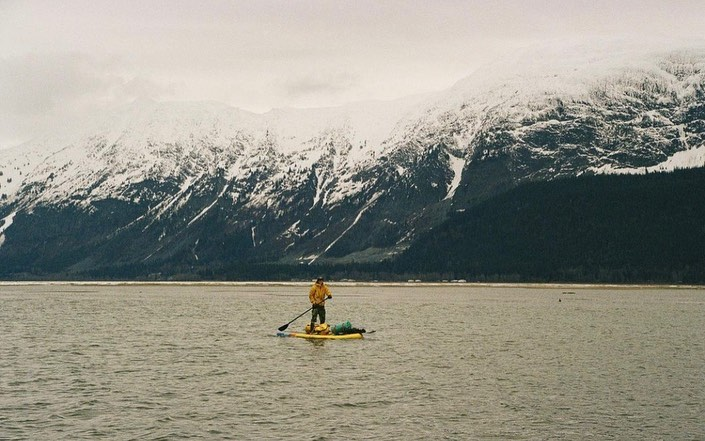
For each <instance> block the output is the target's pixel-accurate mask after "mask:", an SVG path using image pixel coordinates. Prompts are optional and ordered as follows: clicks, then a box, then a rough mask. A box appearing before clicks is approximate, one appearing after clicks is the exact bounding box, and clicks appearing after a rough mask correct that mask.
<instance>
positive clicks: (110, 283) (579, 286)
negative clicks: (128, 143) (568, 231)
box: [0, 280, 705, 294]
mask: <svg viewBox="0 0 705 441" xmlns="http://www.w3.org/2000/svg"><path fill="white" fill-rule="evenodd" d="M311 283H313V280H312V281H310V282H308V281H304V282H301V281H298V282H297V281H286V282H284V281H282V282H272V281H264V282H257V281H249V282H215V281H214V282H208V281H193V282H188V281H178V282H174V281H0V287H3V286H51V285H56V286H234V287H237V286H308V285H310V284H311ZM328 284H329V285H330V286H338V287H348V286H349V287H355V286H360V287H375V286H379V287H395V286H397V287H405V288H426V287H444V288H526V289H577V290H580V289H604V288H608V289H616V290H618V289H684V290H705V285H663V284H654V285H646V284H631V285H630V284H624V285H618V284H610V283H605V284H599V283H589V284H580V283H521V282H517V283H480V282H356V281H340V282H338V281H335V280H332V281H329V282H328ZM566 294H571V293H570V292H567V293H566Z"/></svg>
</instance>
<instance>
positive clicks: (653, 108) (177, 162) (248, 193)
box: [0, 44, 705, 272]
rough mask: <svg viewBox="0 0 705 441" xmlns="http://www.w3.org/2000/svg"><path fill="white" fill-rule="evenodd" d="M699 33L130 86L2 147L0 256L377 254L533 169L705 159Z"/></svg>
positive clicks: (85, 259)
mask: <svg viewBox="0 0 705 441" xmlns="http://www.w3.org/2000/svg"><path fill="white" fill-rule="evenodd" d="M704 87H705V46H693V45H689V46H688V47H686V48H684V49H678V50H671V49H669V50H666V49H664V48H656V49H654V48H653V47H650V48H646V47H642V46H632V45H623V44H622V45H620V46H618V47H617V48H615V46H614V45H611V44H610V45H604V44H603V45H597V46H595V45H592V46H578V47H576V46H572V47H571V48H568V49H566V48H565V47H559V48H555V47H554V48H542V49H539V50H534V51H531V52H526V53H524V54H519V55H516V56H514V57H512V58H510V59H508V60H502V61H498V62H497V63H496V64H494V65H492V66H488V67H486V68H485V69H482V70H481V71H478V72H476V73H475V74H473V75H471V76H470V77H468V78H466V79H464V80H462V81H460V82H458V83H457V84H455V85H454V86H453V87H452V88H450V89H448V90H446V91H443V92H440V93H437V94H430V95H423V96H416V97H410V98H407V99H403V100H398V101H393V102H365V103H357V104H351V105H347V106H343V107H337V108H328V109H306V110H301V109H278V110H273V111H271V112H269V113H267V114H262V115H260V114H253V113H248V112H244V111H241V110H238V109H235V108H232V107H229V106H226V105H222V104H218V103H158V102H153V101H145V100H140V101H137V102H134V103H132V104H131V105H128V106H124V107H122V108H119V109H115V110H114V111H112V112H110V113H108V114H105V115H99V116H97V117H96V118H95V119H94V120H93V121H87V122H80V123H79V122H77V129H76V130H74V131H73V133H70V134H68V135H66V134H64V135H62V138H61V139H59V138H56V139H51V138H46V139H42V140H38V141H36V142H32V143H28V144H26V145H23V146H20V147H18V148H15V149H12V150H0V198H1V199H0V263H1V264H3V265H7V266H8V267H12V268H11V270H8V272H10V271H13V272H23V271H27V270H28V268H42V269H44V270H46V269H47V268H50V269H52V270H55V271H58V270H60V271H68V272H81V271H91V270H92V269H95V268H104V267H121V266H129V265H152V266H158V265H159V264H160V263H163V264H164V265H177V266H179V265H181V266H184V267H187V266H189V265H202V264H206V265H214V266H217V265H226V264H228V263H231V262H237V261H250V262H251V261H267V262H288V263H293V262H299V263H304V264H310V263H313V262H349V261H376V260H380V259H384V258H387V257H390V256H394V255H395V254H396V253H398V252H400V251H401V250H403V249H405V248H406V247H408V246H409V244H411V243H412V242H413V241H414V240H415V238H416V237H418V235H419V234H420V233H423V232H425V231H428V230H429V229H430V228H432V227H433V226H434V225H437V224H438V223H440V222H442V221H443V220H444V219H445V218H446V216H447V214H448V213H449V212H450V211H455V210H463V209H465V208H467V207H469V206H472V205H474V204H476V203H478V202H479V201H482V200H483V199H485V198H487V197H490V196H492V195H495V194H497V193H499V192H502V191H505V190H507V189H509V188H512V187H514V186H516V185H518V184H520V183H522V182H525V181H529V180H550V179H555V178H557V177H566V176H578V175H581V174H585V173H644V172H648V171H655V170H668V169H673V168H677V167H700V166H703V165H705V90H704V89H703V88H704Z"/></svg>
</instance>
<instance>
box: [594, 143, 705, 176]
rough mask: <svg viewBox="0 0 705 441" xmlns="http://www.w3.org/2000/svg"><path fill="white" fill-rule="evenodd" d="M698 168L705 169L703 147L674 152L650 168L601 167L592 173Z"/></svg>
mask: <svg viewBox="0 0 705 441" xmlns="http://www.w3.org/2000/svg"><path fill="white" fill-rule="evenodd" d="M698 167H705V145H704V146H700V147H696V148H692V149H690V150H683V151H680V152H676V153H674V154H673V156H671V157H670V158H668V159H666V160H665V161H663V162H661V163H659V164H656V165H652V166H651V167H640V168H616V167H614V166H612V165H603V166H602V167H599V168H594V169H593V171H594V172H595V173H596V174H605V175H610V174H611V175H643V174H646V173H657V172H671V171H674V170H683V169H689V168H698Z"/></svg>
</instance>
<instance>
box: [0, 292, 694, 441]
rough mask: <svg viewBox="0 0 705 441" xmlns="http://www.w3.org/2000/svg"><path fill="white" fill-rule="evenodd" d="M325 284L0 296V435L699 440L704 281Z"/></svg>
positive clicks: (10, 437) (34, 437) (31, 437)
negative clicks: (325, 288)
mask: <svg viewBox="0 0 705 441" xmlns="http://www.w3.org/2000/svg"><path fill="white" fill-rule="evenodd" d="M331 288H332V290H333V293H334V295H335V298H334V299H333V300H332V301H331V302H330V303H329V304H328V305H327V312H328V321H329V323H336V322H341V321H345V320H350V321H351V322H352V323H353V324H354V325H356V326H362V327H365V328H367V329H368V330H375V331H376V332H374V333H372V334H369V335H367V337H366V338H365V339H364V340H348V341H323V342H309V341H306V340H301V339H295V338H280V337H276V336H275V334H276V329H277V327H278V326H280V325H282V324H284V323H286V322H288V321H289V320H291V319H292V318H294V317H295V316H296V315H298V314H299V313H301V312H303V311H304V310H306V308H308V306H309V304H308V300H307V289H308V288H307V287H306V286H274V287H270V286H261V285H260V286H196V285H186V286H179V285H165V286H140V285H130V286H85V285H79V286H74V285H31V286H22V285H5V286H0V439H3V440H5V439H8V440H15V439H18V440H19V439H28V440H55V439H67V440H68V439H71V440H75V439H91V440H101V439H106V440H131V439H134V440H157V439H164V440H178V439H206V440H210V439H214V440H217V439H231V440H254V439H257V440H260V439H271V440H283V439H287V440H319V439H320V440H342V439H348V440H426V439H434V440H435V439H447V440H586V439H595V440H605V439H614V440H636V439H640V440H642V439H643V440H702V439H705V423H704V422H703V421H705V418H704V417H703V415H705V405H704V404H703V403H705V373H704V372H705V346H704V344H705V338H703V330H704V329H705V291H703V290H662V289H643V290H639V289H618V290H610V289H572V291H571V292H566V290H565V289H561V288H538V287H537V288H511V287H510V288H506V287H501V288H500V287H495V288H488V287H472V286H462V287H461V286H445V287H438V286H436V287H404V286H396V287H390V286H387V287H369V286H366V287H361V286H360V287H355V286H347V287H342V286H336V285H335V284H334V283H333V284H331ZM307 318H308V316H305V317H303V318H301V319H299V320H298V321H297V322H295V323H294V324H292V325H291V326H290V328H289V329H291V330H299V329H300V328H301V327H303V325H304V324H305V322H306V319H307Z"/></svg>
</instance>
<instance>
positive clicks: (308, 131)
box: [0, 41, 705, 204]
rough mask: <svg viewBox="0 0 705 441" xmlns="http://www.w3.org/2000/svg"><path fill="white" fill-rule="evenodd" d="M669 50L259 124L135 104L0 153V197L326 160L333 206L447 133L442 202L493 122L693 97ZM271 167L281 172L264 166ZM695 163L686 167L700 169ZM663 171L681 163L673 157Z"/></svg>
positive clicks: (578, 60) (587, 59)
mask: <svg viewBox="0 0 705 441" xmlns="http://www.w3.org/2000/svg"><path fill="white" fill-rule="evenodd" d="M679 45H680V46H682V44H681V43H680V42H679V43H677V44H675V45H674V43H673V42H664V41H656V42H644V41H639V42H636V43H634V42H628V41H627V42H625V41H618V42H614V41H597V42H594V41H593V42H590V43H587V44H582V45H577V46H576V45H575V44H573V43H570V44H564V43H561V44H555V45H549V46H543V47H539V48H537V49H534V50H525V51H523V52H522V53H521V54H512V55H511V56H509V57H506V58H505V59H502V60H498V61H497V62H496V63H494V64H493V65H490V66H487V67H486V68H483V69H481V70H478V71H477V72H475V73H474V74H472V75H470V76H469V77H467V78H466V79H463V80H461V81H459V82H458V83H456V84H455V85H454V86H453V87H451V88H450V89H448V90H447V91H443V92H440V93H437V94H429V95H422V96H415V97H409V98H405V99H401V100H396V101H391V102H381V101H380V102H362V103H354V104H349V105H346V106H341V107H335V108H323V109H276V110H272V111H270V112H268V113H266V114H262V115H259V114H253V113H250V112H245V111H242V110H239V109H236V108H233V107H230V106H227V105H224V104H219V103H213V102H200V103H157V102H154V101H150V100H138V101H136V102H134V103H132V104H130V105H127V106H122V107H120V108H117V109H115V110H114V111H112V112H108V113H107V114H105V115H101V116H99V117H97V118H95V119H94V120H93V121H88V122H82V123H81V124H80V125H79V128H78V129H77V130H74V131H73V133H72V134H70V135H65V136H63V137H62V138H61V139H55V140H43V141H41V142H37V143H29V144H26V145H24V146H22V147H21V148H19V149H14V150H12V151H7V150H5V151H0V172H2V173H3V176H0V195H2V194H3V193H4V194H6V200H12V199H13V196H14V195H15V194H16V192H17V191H18V190H19V188H20V186H21V185H23V184H29V185H34V187H35V188H36V189H37V191H39V189H41V192H42V194H41V195H38V198H39V199H36V200H44V201H49V200H55V199H66V198H68V197H70V196H71V195H75V194H76V192H77V191H83V190H82V189H90V190H89V191H90V194H92V195H93V196H94V197H99V196H105V195H108V194H111V195H115V194H118V195H119V194H120V192H121V189H123V188H124V187H125V186H126V185H129V184H130V183H136V182H141V181H142V180H144V179H146V178H151V179H154V180H157V181H163V180H165V179H168V178H175V179H176V180H177V181H178V182H184V179H187V178H194V177H196V176H199V175H202V174H207V175H213V174H215V173H217V172H219V171H223V172H224V173H225V176H226V177H227V179H240V178H243V179H244V178H245V177H246V176H247V173H249V172H251V171H252V170H255V169H257V168H258V167H266V166H272V165H275V167H274V168H275V172H276V173H277V174H275V176H274V178H272V179H273V182H274V181H276V182H286V181H288V180H291V179H297V178H296V177H292V174H293V175H296V174H297V173H298V174H305V172H306V171H307V170H312V169H313V168H314V166H315V165H316V164H317V163H319V162H320V161H329V165H330V168H329V169H328V170H327V173H328V174H324V173H323V171H322V170H319V171H318V172H317V173H318V176H319V181H318V182H317V185H318V189H317V198H318V200H320V201H322V202H323V203H333V202H335V201H339V200H340V199H341V198H343V197H345V196H346V195H350V194H353V193H355V192H357V191H359V190H360V188H361V185H362V184H361V183H359V182H353V181H352V180H351V179H350V176H351V173H352V171H354V170H355V169H356V167H365V166H366V164H367V165H369V164H374V163H375V162H376V161H377V159H378V158H379V157H380V156H381V155H383V154H386V153H389V152H393V151H395V150H396V149H399V148H400V147H409V146H411V147H415V148H425V147H427V146H428V145H432V144H434V143H438V142H439V136H444V135H443V134H450V137H449V139H447V140H444V144H445V145H446V146H447V147H448V148H449V149H450V150H449V154H450V158H451V160H452V161H451V163H450V164H449V167H450V168H451V170H452V172H453V176H454V177H455V178H454V179H453V180H452V182H450V183H446V185H447V186H448V192H447V196H446V197H447V198H452V197H453V194H454V190H455V188H457V186H458V185H459V180H458V179H459V177H460V176H461V169H460V167H461V165H464V164H466V162H467V158H468V157H469V156H470V153H471V152H470V151H468V150H469V149H470V148H471V144H472V143H473V140H474V139H475V136H476V135H477V133H478V131H479V130H480V129H481V128H482V127H484V126H487V125H489V124H492V122H493V121H494V120H495V119H497V118H505V119H507V120H509V121H520V120H522V119H525V118H531V117H533V116H534V115H536V114H538V113H540V112H541V111H543V110H544V109H545V104H546V102H548V101H550V100H555V99H560V100H565V101H569V100H577V101H582V102H587V103H588V104H589V102H590V100H591V99H592V98H593V97H592V95H591V93H593V92H594V90H596V89H600V87H602V88H603V89H604V90H605V93H607V94H609V93H612V92H613V90H614V89H613V88H612V87H613V86H612V84H613V83H614V82H615V81H616V79H619V78H623V77H624V76H625V75H627V77H628V76H629V75H631V76H634V77H639V76H640V75H645V74H648V75H652V76H654V78H659V79H661V80H663V82H664V83H665V84H669V85H672V89H673V90H672V91H671V92H672V93H673V95H674V96H677V97H681V98H682V97H687V96H692V94H693V93H694V92H695V90H697V87H699V83H698V82H697V81H696V80H697V78H696V77H693V82H692V83H688V82H679V81H678V79H677V78H674V75H673V74H672V73H670V72H667V71H666V70H664V67H663V60H664V57H663V54H664V53H666V51H667V49H669V48H671V47H674V46H679ZM686 46H688V47H691V49H689V50H687V51H683V52H681V53H680V55H678V56H673V55H669V57H670V58H668V57H666V59H670V60H671V61H670V62H672V63H675V64H677V63H683V65H684V66H685V67H684V68H685V69H688V68H689V67H688V63H690V64H691V65H695V66H696V67H697V66H701V65H702V63H703V60H705V56H703V54H705V51H703V47H705V46H703V45H702V44H700V43H699V44H698V45H692V44H691V43H688V44H686ZM655 55H658V56H659V57H660V58H654V57H655ZM654 60H657V61H654ZM658 60H660V61H658ZM691 67H692V66H691ZM621 86H623V87H624V88H628V87H629V84H628V83H627V84H626V85H625V84H622V85H621ZM653 117H654V118H661V117H662V116H661V115H653ZM454 124H455V125H456V126H454ZM542 124H548V123H547V122H542ZM516 130H522V129H521V128H517V129H516ZM517 137H518V138H521V133H518V132H517ZM685 141H686V142H687V140H685ZM695 147H699V146H697V145H696V146H695ZM534 153H535V154H541V153H542V152H534ZM546 154H553V153H552V152H546ZM273 158H278V159H277V160H278V161H279V162H280V163H279V164H272V161H273ZM461 158H462V159H461ZM698 158H699V156H698V155H695V156H694V159H692V160H690V159H689V161H690V162H686V163H687V164H698V161H699V159H698ZM666 163H668V164H671V163H672V164H675V163H679V164H681V163H683V159H682V157H681V156H678V157H674V158H673V160H672V161H671V162H670V163H669V162H668V161H666ZM664 166H668V165H664ZM399 167H401V165H399ZM287 170H288V171H287ZM608 170H610V169H609V167H607V166H605V168H602V169H601V171H602V172H606V171H608ZM287 173H288V174H287ZM96 183H98V184H97V185H95V184H96ZM260 190H261V194H260V195H259V196H255V197H253V201H257V203H260V204H266V203H267V201H268V200H269V198H271V197H272V195H271V194H268V193H267V191H266V189H263V188H260ZM0 203H2V201H0Z"/></svg>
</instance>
